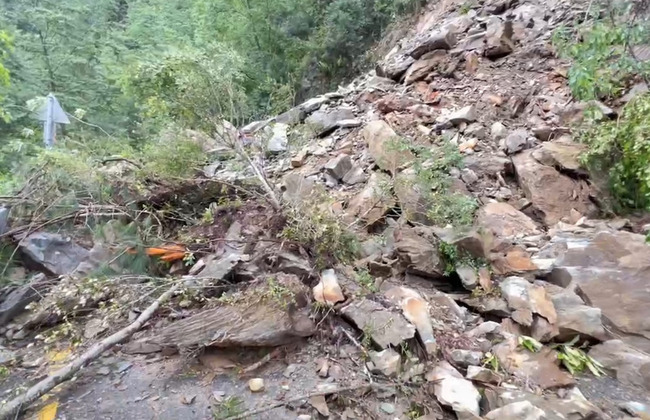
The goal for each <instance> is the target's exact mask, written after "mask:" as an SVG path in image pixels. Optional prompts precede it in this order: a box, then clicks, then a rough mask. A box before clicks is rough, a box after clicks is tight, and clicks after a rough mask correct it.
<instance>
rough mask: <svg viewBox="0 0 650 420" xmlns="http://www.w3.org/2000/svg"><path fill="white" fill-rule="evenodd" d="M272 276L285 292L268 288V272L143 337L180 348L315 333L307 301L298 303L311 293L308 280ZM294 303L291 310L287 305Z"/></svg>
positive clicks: (259, 342)
mask: <svg viewBox="0 0 650 420" xmlns="http://www.w3.org/2000/svg"><path fill="white" fill-rule="evenodd" d="M273 280H274V284H275V287H277V288H279V289H280V290H282V291H283V292H282V293H280V294H278V293H272V292H271V291H270V289H269V288H270V287H272V286H271V284H270V282H269V279H268V278H266V279H259V280H258V281H255V282H253V283H251V284H250V285H249V287H248V288H247V289H246V290H245V291H243V292H242V293H241V295H238V296H233V299H232V302H230V303H228V304H223V305H220V306H218V307H216V308H212V309H206V310H203V311H201V312H198V313H196V314H195V315H193V316H190V317H189V318H185V319H181V320H179V321H176V322H174V323H172V324H171V325H169V326H167V327H165V328H162V329H161V330H159V331H156V332H155V334H153V335H152V336H151V337H149V338H145V339H143V340H142V341H143V342H147V343H153V344H158V345H160V346H173V347H178V348H191V347H195V346H200V347H202V346H212V347H266V346H280V345H284V344H288V343H290V342H292V341H295V340H298V339H300V338H301V337H308V336H310V335H312V334H313V333H314V332H315V331H316V326H315V324H314V323H313V321H312V320H311V319H310V318H309V307H308V306H306V305H302V306H301V305H300V304H299V302H300V301H301V300H306V296H308V292H307V290H306V289H305V287H304V285H303V284H302V283H301V282H300V280H299V279H298V278H297V277H296V276H293V275H290V274H283V273H276V274H275V275H274V276H273ZM296 296H301V297H302V299H296V298H295V297H296ZM253 303H254V304H253ZM291 303H293V305H292V306H293V310H288V309H287V308H288V307H289V305H290V304H291Z"/></svg>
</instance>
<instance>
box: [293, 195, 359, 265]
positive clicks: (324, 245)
mask: <svg viewBox="0 0 650 420" xmlns="http://www.w3.org/2000/svg"><path fill="white" fill-rule="evenodd" d="M285 214H286V217H287V224H286V226H285V228H284V230H283V231H282V237H283V238H285V239H288V240H290V241H294V242H298V243H300V244H302V245H303V246H305V248H306V249H307V250H308V251H309V252H310V253H311V254H312V256H313V257H314V258H315V259H316V265H317V268H324V267H326V266H329V265H331V264H333V263H336V262H340V263H350V262H352V261H353V260H354V258H355V257H356V255H357V253H358V250H359V243H358V241H357V239H356V237H355V236H354V235H353V234H352V233H351V232H350V231H348V230H347V229H346V227H345V223H343V221H342V220H341V219H340V217H338V216H336V215H335V214H334V213H333V212H332V210H331V200H330V199H329V198H328V197H327V196H326V195H325V193H324V192H320V191H315V192H314V193H312V195H311V196H310V197H306V198H305V199H304V200H303V202H302V203H300V204H298V205H293V206H288V208H287V210H286V213H285Z"/></svg>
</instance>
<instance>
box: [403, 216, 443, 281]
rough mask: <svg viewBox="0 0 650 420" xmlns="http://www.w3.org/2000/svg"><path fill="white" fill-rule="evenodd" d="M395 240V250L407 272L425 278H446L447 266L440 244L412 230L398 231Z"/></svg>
mask: <svg viewBox="0 0 650 420" xmlns="http://www.w3.org/2000/svg"><path fill="white" fill-rule="evenodd" d="M395 239H396V241H395V249H397V253H398V255H399V257H400V259H401V260H402V262H403V263H404V265H405V266H406V270H407V271H409V272H411V273H413V274H417V275H420V276H425V277H434V278H435V277H443V276H444V273H445V264H444V262H443V260H442V258H441V256H440V251H439V249H438V244H436V243H433V242H431V241H430V240H428V239H427V238H424V237H422V236H420V235H418V234H417V232H416V231H415V229H411V228H403V229H400V230H398V231H396V232H395Z"/></svg>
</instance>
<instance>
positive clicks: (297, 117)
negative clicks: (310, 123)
mask: <svg viewBox="0 0 650 420" xmlns="http://www.w3.org/2000/svg"><path fill="white" fill-rule="evenodd" d="M305 117H306V111H305V110H303V109H300V107H294V108H291V109H290V110H288V111H287V112H283V113H282V114H280V115H278V116H277V117H275V121H276V122H278V123H281V124H287V125H296V124H300V123H301V122H302V121H304V119H305Z"/></svg>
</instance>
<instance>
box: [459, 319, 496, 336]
mask: <svg viewBox="0 0 650 420" xmlns="http://www.w3.org/2000/svg"><path fill="white" fill-rule="evenodd" d="M500 333H501V324H499V323H498V322H494V321H485V322H483V323H481V324H479V325H478V326H477V327H475V328H474V329H472V330H470V331H469V332H468V333H467V336H468V337H475V338H482V337H485V336H487V335H489V334H500Z"/></svg>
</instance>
